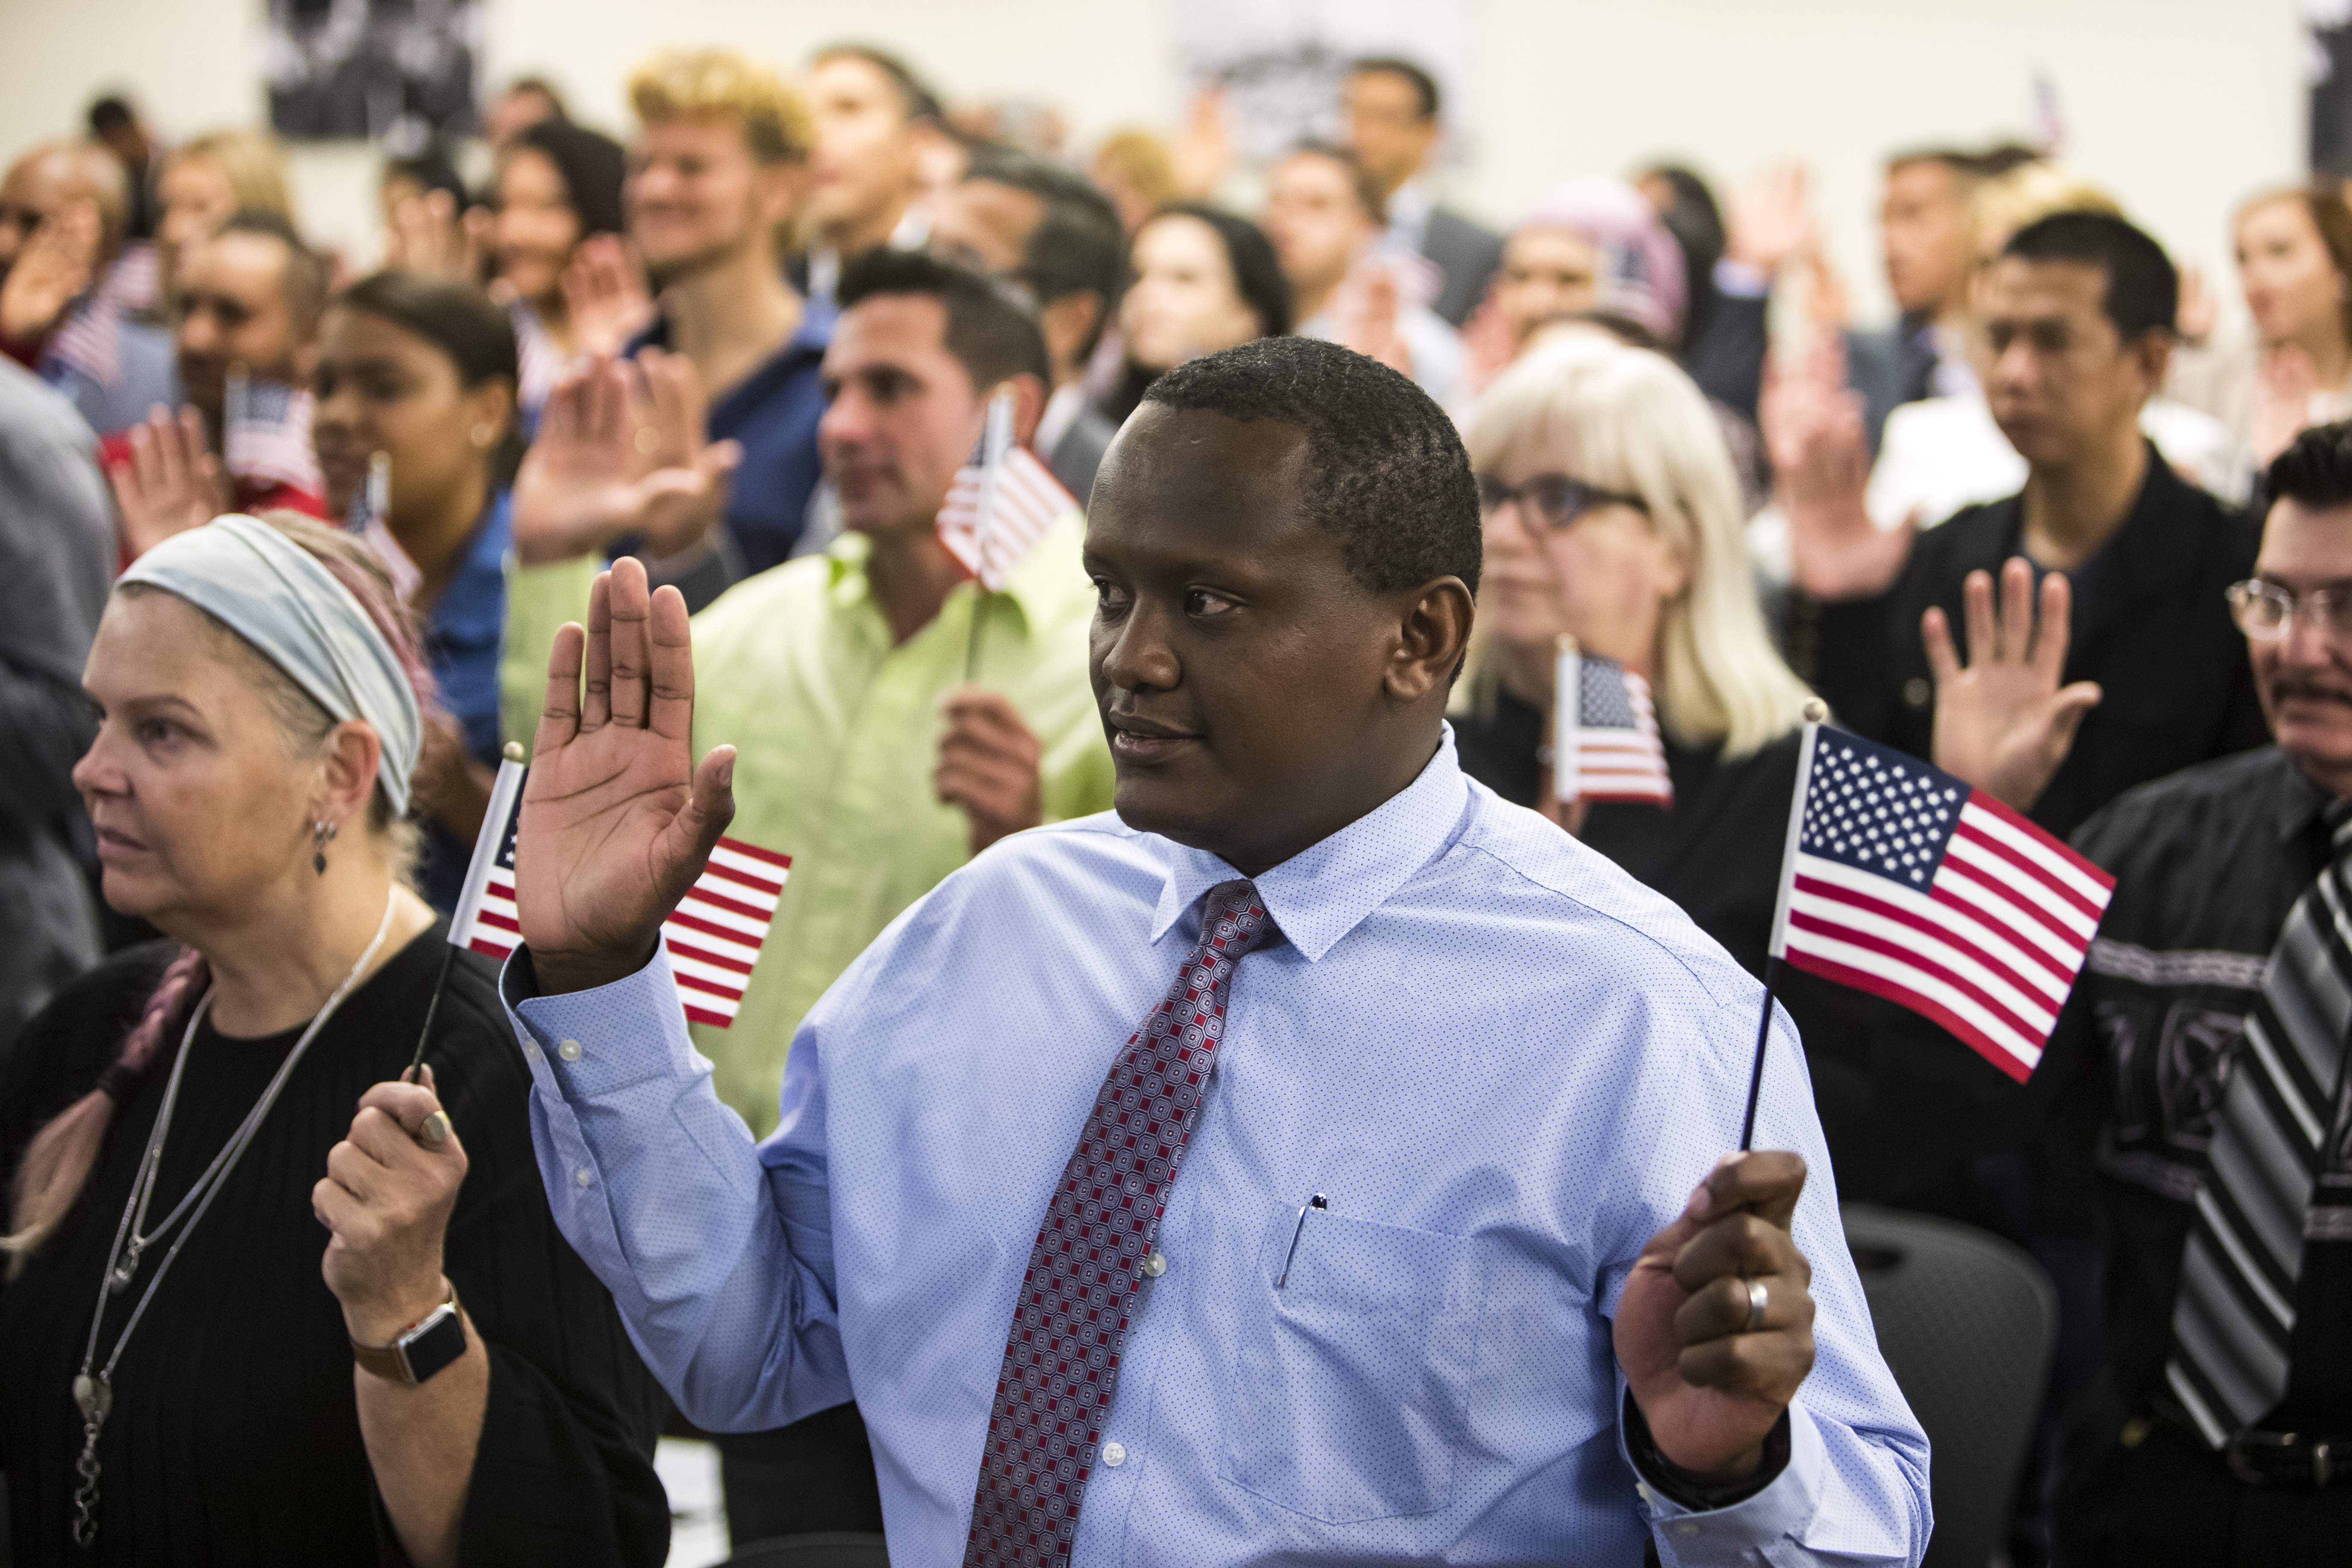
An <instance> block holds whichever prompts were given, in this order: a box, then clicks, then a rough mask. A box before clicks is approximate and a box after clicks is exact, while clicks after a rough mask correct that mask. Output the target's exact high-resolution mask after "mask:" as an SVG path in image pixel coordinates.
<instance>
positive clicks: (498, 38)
mask: <svg viewBox="0 0 2352 1568" xmlns="http://www.w3.org/2000/svg"><path fill="white" fill-rule="evenodd" d="M488 3H489V6H490V10H489V15H488V56H489V62H488V69H489V72H490V74H491V75H492V77H493V78H494V79H496V78H498V77H502V76H505V75H508V74H511V73H513V72H516V71H520V70H525V69H531V70H541V71H545V72H546V73H548V74H550V75H551V76H553V77H554V78H556V79H558V80H559V81H561V82H562V84H563V85H564V86H565V87H566V89H568V90H569V91H570V92H571V93H572V95H573V97H574V99H575V100H576V102H577V104H578V107H579V109H580V111H581V112H582V113H583V116H585V117H587V118H589V119H591V120H593V121H603V122H604V123H606V124H615V123H617V122H618V121H620V118H621V109H622V105H621V101H620V80H621V77H622V74H623V73H624V72H625V69H626V68H627V67H628V65H629V63H630V62H631V61H632V60H634V59H635V58H637V57H638V56H639V55H641V54H643V53H645V52H646V51H647V50H648V49H650V48H652V47H654V46H656V44H659V43H662V42H667V41H679V42H696V41H723V42H727V43H730V44H735V45H738V46H740V47H745V48H749V49H751V50H754V51H756V52H758V53H761V54H763V55H766V56H768V57H770V58H773V59H776V60H778V61H779V62H782V63H785V64H791V63H793V62H796V61H797V60H799V59H800V58H803V56H804V55H805V54H806V52H807V51H808V49H809V48H810V47H813V46H814V45H815V44H817V43H820V42H822V41H824V40H826V39H829V38H834V37H843V36H856V37H869V38H873V39H877V40H879V41H882V42H885V43H887V44H889V45H891V46H892V47H898V48H900V49H903V50H904V51H905V52H906V53H907V54H908V55H909V56H910V57H911V58H914V59H916V60H917V61H918V62H919V63H920V65H921V66H922V67H923V68H925V69H927V70H929V72H931V73H932V74H933V75H935V76H936V77H937V78H938V79H940V82H941V83H942V84H943V85H944V86H945V88H946V89H948V90H949V91H950V93H952V94H957V95H977V96H993V95H1020V96H1024V97H1043V98H1049V99H1052V100H1056V101H1058V102H1060V103H1062V104H1063V105H1065V106H1066V110H1067V111H1068V113H1069V115H1070V117H1071V119H1072V121H1073V122H1074V123H1075V124H1076V127H1077V128H1078V129H1079V130H1080V132H1082V133H1087V134H1092V133H1096V132H1100V131H1102V130H1105V129H1107V128H1108V127H1110V126H1113V125H1118V124H1122V123H1127V122H1130V121H1165V120H1167V119H1168V118H1169V117H1170V116H1171V114H1172V113H1173V111H1174V109H1175V106H1176V103H1177V99H1178V94H1177V90H1176V89H1175V87H1174V85H1173V83H1172V82H1171V79H1170V63H1169V62H1170V58H1171V51H1170V48H1169V43H1168V24H1167V17H1168V16H1169V15H1170V11H1171V7H1173V6H1175V5H1181V4H1182V3H1183V0H989V3H974V0H860V3H859V4H857V5H855V6H845V5H814V4H810V3H808V0H782V3H779V0H488ZM1268 3H1269V4H1271V3H1273V0H1268ZM1462 3H1463V4H1464V5H1467V6H1468V7H1470V15H1471V18H1472V20H1471V27H1472V31H1473V34H1474V36H1475V37H1478V38H1479V39H1481V40H1482V45H1481V48H1480V51H1479V58H1480V70H1481V72H1482V74H1483V78H1484V82H1485V92H1484V94H1483V95H1482V97H1483V100H1484V109H1483V114H1482V120H1481V124H1480V128H1479V135H1478V138H1477V143H1476V145H1475V147H1474V148H1472V149H1471V150H1470V157H1469V159H1468V161H1467V162H1466V163H1465V165H1464V167H1463V168H1462V169H1461V170H1460V171H1459V172H1458V174H1457V175H1456V180H1455V183H1456V185H1457V187H1458V189H1459V191H1460V193H1461V195H1463V197H1464V198H1465V202H1466V203H1467V204H1468V205H1472V206H1474V207H1475V208H1478V209H1481V210H1483V211H1485V212H1486V213H1487V214H1488V215H1490V216H1493V217H1496V218H1498V219H1499V218H1504V217H1507V216H1508V215H1509V214H1510V213H1511V212H1512V211H1514V210H1515V209H1517V207H1519V206H1520V205H1523V204H1525V203H1526V202H1527V201H1528V199H1529V198H1530V197H1531V196H1532V195H1534V194H1535V193H1536V192H1537V191H1538V190H1539V189H1540V188H1541V187H1542V185H1543V184H1545V182H1546V181H1547V180H1549V179H1550V178H1552V177H1556V176H1558V175H1559V174H1568V173H1574V172H1580V171H1588V170H1607V169H1616V168H1622V167H1624V166H1625V165H1627V164H1629V163H1633V162H1634V161H1636V160H1638V159H1640V158H1643V157H1645V156H1648V155H1653V154H1656V153H1677V154H1681V155H1684V156H1686V157H1688V158H1690V159H1692V160H1693V161H1695V162H1696V163H1699V164H1700V165H1701V166H1703V167H1705V168H1706V169H1709V170H1710V171H1712V172H1714V173H1715V174H1717V175H1718V176H1720V177H1722V178H1724V179H1736V178H1737V177H1738V176H1739V175H1741V174H1746V173H1748V172H1750V171H1752V170H1754V169H1756V168H1757V167H1759V166H1760V165H1761V164H1763V163H1766V162H1768V161H1769V160H1771V159H1774V158H1777V157H1780V156H1787V155H1794V156H1799V157H1802V158H1805V159H1808V160H1810V161H1811V163H1813V165H1814V166H1815V168H1816V170H1817V171H1818V174H1819V177H1820V191H1821V202H1822V210H1823V212H1824V214H1825V216H1826V217H1827V218H1828V220H1829V223H1830V226H1831V235H1832V244H1833V247H1834V251H1835V254H1836V255H1837V257H1838V258H1839V260H1840V263H1841V265H1842V266H1843V269H1844V270H1845V271H1846V273H1847V274H1848V276H1849V277H1850V278H1851V279H1853V282H1854V284H1855V292H1856V297H1857V300H1859V301H1860V302H1861V303H1862V305H1863V306H1864V308H1865V310H1873V311H1874V310H1877V309H1878V308H1880V307H1881V305H1882V303H1883V296H1882V294H1881V293H1880V291H1879V288H1878V281H1877V277H1876V268H1875V266H1874V261H1873V252H1874V245H1875V232H1874V225H1873V222H1872V220H1871V209H1872V205H1873V203H1874V184H1875V180H1876V164H1877V160H1878V158H1879V156H1880V155H1881V154H1882V153H1885V151H1887V150H1889V149H1891V148H1893V147H1896V146H1901V145H1907V144H1911V143H1916V142H1932V141H1943V140H1970V139H1977V138H1981V137H1983V136H1985V135H1987V134H1989V133H1992V132H2021V131H2023V130H2024V129H2025V128H2026V125H2027V120H2028V108H2027V105H2028V91H2029V83H2030V82H2031V80H2032V76H2033V74H2034V73H2035V72H2036V71H2037V70H2039V71H2046V72H2047V73H2048V74H2049V76H2050V77H2051V79H2053V81H2054V82H2055V83H2056V85H2057V88H2058V91H2059V96H2060V100H2061V102H2062V104H2063V109H2064V110H2065V113H2066V118H2067V120H2068V121H2069V122H2070V124H2071V128H2072V132H2073V144H2072V157H2073V161H2074V162H2075V163H2077V164H2078V165H2079V166H2080V167H2081V168H2082V169H2084V171H2085V172H2086V173H2087V174H2091V175H2092V176H2094V177H2095V178H2097V179H2100V180H2102V181H2105V182H2106V183H2107V184H2110V185H2111V186H2112V187H2113V188H2114V189H2115V190H2116V193H2117V195H2119V196H2121V198H2122V199H2123V200H2124V202H2125V204H2126V206H2127V207H2129V208H2130V209H2131V210H2132V211H2133V212H2134V213H2135V214H2136V215H2137V216H2140V217H2141V218H2142V220H2143V221H2145V222H2146V223H2147V224H2148V225H2149V226H2151V227H2153V228H2154V229H2155V230H2157V232H2158V234H2160V235H2161V236H2162V237H2164V239H2165V240H2166V241H2167V242H2168V244H2170V245H2171V246H2173V247H2175V248H2176V249H2177V250H2178V251H2179V252H2180V253H2181V254H2182V255H2183V256H2184V257H2185V258H2190V259H2195V260H2200V261H2203V262H2205V263H2207V264H2209V265H2212V264H2218V263H2220V262H2221V259H2222V256H2223V239H2222V228H2223V225H2224V221H2225V219H2226V216H2227V214H2228V211H2229V209H2230V208H2231V205H2233V204H2234V203H2235V201H2236V200H2237V199H2238V198H2239V197H2240V196H2242V195H2243V194H2244V193H2245V192H2247V191H2248V190H2250V189H2252V188H2253V187H2255V186H2258V185H2261V184H2267V183H2270V182H2273V181H2276V180H2279V179H2284V178H2288V177H2291V176H2293V175H2294V173H2295V171H2296V168H2297V165H2298V161H2299V159H2300V156H2301V153H2302V146H2303V117H2304V100H2303V77H2302V72H2303V68H2304V55H2303V46H2302V42H2301V36H2300V34H2299V32H2298V24H2297V20H2296V17H2297V9H2298V7H2297V3H2296V0H1936V3H1932V4H1931V3H1922V0H1462ZM260 16H261V5H260V4H259V0H0V149H13V148H15V147H17V146H21V145H23V144H24V143H26V142H30V141H32V140H34V139H36V138H37V137H39V136H41V135H44V134H47V133H51V132H54V131H56V130H58V129H59V128H62V127H65V126H68V125H70V124H71V123H73V121H74V117H75V115H76V114H77V112H78V110H79V108H80V106H81V104H82V103H83V102H84V101H85V100H87V98H88V97H89V94H90V93H91V91H93V90H94V89H97V88H99V87H100V86H105V85H124V86H128V87H130V88H131V89H133V90H134V91H135V92H136V93H137V95H138V96H139V97H140V98H141V99H142V100H143V101H144V102H145V103H146V104H148V105H149V107H150V109H151V110H152V113H153V115H154V117H155V118H156V119H157V120H158V121H160V123H161V125H162V126H163V129H164V130H165V131H167V132H172V133H175V134H184V133H186V132H194V131H196V130H200V129H203V128H205V127H206V126H208V125H213V124H216V123H222V122H227V121H243V120H250V119H252V118H254V117H256V116H257V113H258V111H259V108H260V104H261V85H260V70H261V58H262V35H261V29H260ZM365 167H366V163H365V159H364V155H363V153H358V152H355V151H353V150H348V149H319V150H315V151H310V152H307V153H305V154H304V156H303V160H302V167H301V169H300V171H299V184H300V187H301V190H302V193H303V197H304V200H305V205H306V212H307V215H308V216H309V218H310V222H311V223H312V225H313V226H315V227H317V228H318V229H320V231H321V232H322V233H323V234H325V235H326V236H328V237H331V238H332V239H334V240H336V241H338V242H341V243H342V244H344V245H346V246H347V247H351V248H352V249H354V250H355V251H358V252H360V253H361V254H364V253H365V252H366V250H367V249H368V248H369V247H370V246H371V245H372V243H373V237H372V234H371V220H370V216H369V204H368V199H367V195H368V192H367V182H366V181H365V180H364V178H363V176H362V174H361V171H362V170H363V169H364V168H365Z"/></svg>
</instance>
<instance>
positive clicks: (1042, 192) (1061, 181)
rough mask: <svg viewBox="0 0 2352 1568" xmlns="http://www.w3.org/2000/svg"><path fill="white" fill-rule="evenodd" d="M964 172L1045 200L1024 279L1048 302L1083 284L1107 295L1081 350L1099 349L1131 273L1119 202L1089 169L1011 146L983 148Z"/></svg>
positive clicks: (1031, 234) (967, 176)
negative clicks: (1077, 169)
mask: <svg viewBox="0 0 2352 1568" xmlns="http://www.w3.org/2000/svg"><path fill="white" fill-rule="evenodd" d="M963 177H964V179H965V180H966V181H967V182H970V181H973V180H985V181H987V182H988V183H989V184H994V185H1004V186H1007V187H1009V188H1011V189H1013V190H1016V191H1026V192H1027V193H1029V195H1033V196H1035V197H1036V198H1037V199H1038V200H1039V201H1041V202H1043V203H1044V204H1045V216H1043V217H1041V218H1039V219H1038V220H1037V226H1036V227H1035V228H1034V229H1032V230H1030V232H1029V243H1028V245H1027V247H1025V248H1024V254H1023V256H1022V258H1021V273H1020V279H1019V280H1020V281H1021V282H1023V283H1024V284H1026V285H1027V286H1028V288H1029V290H1030V292H1031V293H1033V294H1034V295H1036V296H1037V302H1038V303H1039V304H1040V305H1050V304H1052V303H1053V302H1054V301H1055V300H1061V299H1066V298H1067V297H1068V296H1070V295H1072V294H1077V293H1083V292H1089V291H1090V292H1092V293H1094V294H1096V295H1097V296H1099V297H1100V299H1101V300H1102V313H1101V315H1100V316H1099V317H1097V319H1096V322H1095V332H1094V336H1093V337H1090V338H1088V339H1087V342H1085V343H1083V344H1081V345H1080V346H1079V349H1078V353H1079V355H1080V357H1084V356H1085V355H1087V354H1090V353H1093V352H1094V347H1095V341H1096V339H1098V338H1099V337H1101V335H1102V331H1103V328H1104V327H1105V326H1107V325H1108V323H1109V321H1110V316H1111V312H1112V311H1113V310H1116V309H1118V290H1119V284H1120V282H1121V281H1122V280H1123V279H1125V277H1126V275H1127V229H1126V227H1125V226H1123V225H1121V224H1120V222H1119V221H1118V208H1117V207H1115V206H1113V205H1111V204H1110V198H1109V197H1108V196H1106V195H1103V194H1102V193H1101V192H1100V191H1098V190H1097V189H1095V187H1094V186H1093V185H1092V184H1088V183H1087V180H1086V179H1085V178H1084V177H1083V176H1081V175H1079V174H1074V173H1072V172H1071V171H1070V170H1067V169H1065V168H1062V167H1060V166H1058V165H1057V164H1054V163H1047V162H1045V160H1044V159H1043V158H1038V157H1034V156H1032V155H1031V154H1029V153H1022V152H1018V151H1015V150H1014V149H1013V148H1010V147H987V148H982V150H980V151H979V152H977V153H974V154H973V155H972V160H971V164H970V165H969V166H968V167H967V168H966V169H965V170H964V176H963Z"/></svg>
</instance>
